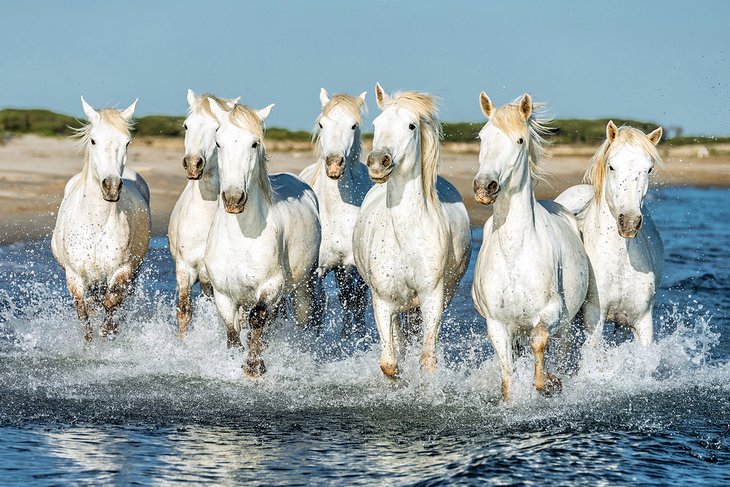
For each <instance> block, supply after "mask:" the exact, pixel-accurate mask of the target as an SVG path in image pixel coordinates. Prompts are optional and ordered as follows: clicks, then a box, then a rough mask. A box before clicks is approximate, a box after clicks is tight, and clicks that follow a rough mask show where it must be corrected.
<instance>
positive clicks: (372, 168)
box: [367, 151, 394, 184]
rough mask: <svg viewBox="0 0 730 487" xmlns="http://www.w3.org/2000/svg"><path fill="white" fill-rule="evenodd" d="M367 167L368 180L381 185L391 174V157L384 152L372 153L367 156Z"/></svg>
mask: <svg viewBox="0 0 730 487" xmlns="http://www.w3.org/2000/svg"><path fill="white" fill-rule="evenodd" d="M367 165H368V175H369V176H370V179H372V180H373V181H375V182H376V183H378V184H382V183H384V182H386V181H387V180H388V178H389V177H390V174H391V173H392V172H393V168H394V166H393V157H392V156H391V155H390V154H389V153H388V152H385V151H372V152H371V153H370V154H368V159H367Z"/></svg>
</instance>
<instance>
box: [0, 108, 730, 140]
mask: <svg viewBox="0 0 730 487" xmlns="http://www.w3.org/2000/svg"><path fill="white" fill-rule="evenodd" d="M184 120H185V119H184V117H174V116H167V115H148V116H146V117H140V118H138V119H136V122H135V135H137V136H161V137H180V136H182V135H183V134H184V132H185V131H184V129H183V122H184ZM613 120H614V122H615V123H616V125H618V126H621V125H631V126H632V127H636V128H638V129H641V130H643V131H644V132H647V133H648V132H650V131H652V130H654V129H655V128H657V127H658V126H659V124H658V123H655V122H645V121H637V120H622V119H613ZM82 123H84V121H83V120H77V119H76V118H74V117H70V116H68V115H61V114H58V113H54V112H52V111H49V110H25V109H15V108H6V109H4V110H0V135H2V134H38V135H71V134H72V133H73V131H72V130H71V129H70V128H69V127H79V126H80V125H81V124H82ZM607 123H608V119H607V118H602V119H596V120H579V119H561V120H555V121H554V122H553V123H552V127H553V129H552V134H551V135H550V137H549V139H550V142H552V143H554V144H588V145H597V144H599V143H601V142H602V141H603V140H604V138H605V137H606V124H607ZM483 125H484V122H459V123H455V122H447V123H444V140H445V141H446V142H476V141H477V134H478V133H479V130H480V129H481V128H482V127H483ZM665 134H666V132H665ZM364 137H365V138H366V139H372V134H364ZM266 138H267V139H269V140H276V141H302V142H305V141H309V139H310V133H309V132H307V131H305V130H288V129H284V128H278V127H271V128H268V129H267V130H266ZM666 142H667V143H668V144H670V145H686V144H698V143H699V144H712V143H719V142H722V143H730V137H702V136H700V137H688V136H683V137H674V138H672V139H668V140H667V141H666Z"/></svg>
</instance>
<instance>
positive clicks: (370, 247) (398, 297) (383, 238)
mask: <svg viewBox="0 0 730 487" xmlns="http://www.w3.org/2000/svg"><path fill="white" fill-rule="evenodd" d="M375 94H376V99H377V102H378V106H379V107H380V109H381V110H382V113H381V114H380V115H379V116H378V117H377V118H376V119H375V121H374V122H373V123H374V125H375V138H374V139H373V150H372V152H371V153H370V155H368V158H367V165H368V171H369V174H370V177H371V178H372V180H373V181H375V182H376V183H378V185H377V186H375V187H373V188H372V189H371V190H370V191H369V192H368V194H367V196H366V197H365V201H364V202H363V204H362V208H361V209H360V216H359V217H358V220H357V224H356V225H355V233H354V236H353V250H354V252H355V264H356V265H357V269H358V271H360V275H361V276H362V277H363V279H365V282H366V283H367V284H368V285H369V286H370V289H371V292H372V299H373V311H374V313H375V321H376V324H377V326H378V332H379V333H380V346H381V354H380V369H381V370H382V371H383V373H384V374H385V375H386V376H387V377H390V378H395V377H396V376H397V375H398V373H399V371H398V358H397V354H398V352H399V349H400V347H401V341H402V337H401V333H402V331H401V328H400V318H401V317H400V314H401V313H404V312H405V313H407V314H409V315H410V316H408V321H409V324H411V322H412V321H418V320H419V319H420V320H421V322H422V325H423V352H422V354H421V367H422V368H424V369H426V370H427V371H429V372H431V373H433V372H435V370H436V340H437V338H438V333H439V328H440V326H441V315H442V313H443V310H444V307H445V306H446V305H447V304H448V303H449V302H450V300H451V298H452V297H453V295H454V293H455V292H456V288H457V286H458V284H459V281H460V280H461V277H462V276H463V275H464V272H465V271H466V267H467V265H468V263H469V257H470V254H471V231H470V228H469V217H468V215H467V213H466V207H465V206H464V203H463V201H462V200H461V196H460V195H459V192H458V191H457V190H456V188H454V187H453V186H452V185H451V184H450V183H449V182H448V181H446V180H445V179H443V178H441V177H438V164H439V160H440V140H439V137H440V135H441V131H440V128H441V127H440V124H439V122H438V120H437V119H436V105H435V102H434V99H433V97H431V96H429V95H427V94H423V93H416V92H410V91H406V92H402V93H398V94H395V95H394V96H392V97H391V96H389V95H387V94H386V93H385V91H383V88H382V87H381V86H380V84H377V85H376V87H375Z"/></svg>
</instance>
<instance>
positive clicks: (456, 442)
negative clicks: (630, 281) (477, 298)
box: [0, 188, 730, 485]
mask: <svg viewBox="0 0 730 487" xmlns="http://www.w3.org/2000/svg"><path fill="white" fill-rule="evenodd" d="M648 205H649V207H650V208H651V210H652V214H653V216H654V219H655V220H656V223H657V225H658V227H659V229H660V231H661V232H662V235H663V237H664V242H665V247H666V266H665V279H664V282H663V285H662V288H661V292H660V294H659V296H658V311H657V312H656V314H655V322H656V326H657V328H658V331H657V341H656V343H655V344H654V345H653V346H652V347H651V348H649V349H648V350H644V349H642V348H641V347H639V346H638V345H636V344H634V343H633V341H632V340H631V339H628V340H627V339H626V338H627V337H626V333H624V332H623V331H622V330H612V329H609V330H607V338H608V340H609V341H611V342H613V343H614V344H615V345H614V346H613V347H612V348H611V349H610V350H609V351H608V352H607V353H606V354H605V355H603V356H594V355H593V354H588V355H587V356H585V357H583V360H582V363H581V365H582V367H581V369H580V371H579V372H578V373H577V374H576V375H575V376H573V377H570V376H563V385H564V392H563V394H561V395H559V396H557V397H553V398H549V399H546V398H543V397H541V396H539V395H537V394H536V393H535V392H534V391H533V389H532V387H531V361H530V359H529V357H524V358H522V359H520V360H519V361H518V363H517V376H516V381H515V384H514V397H515V400H514V401H513V403H512V404H510V405H504V404H501V402H500V401H499V367H498V365H497V363H496V361H495V360H494V358H493V356H492V351H491V347H490V346H489V345H488V343H487V339H486V334H485V324H484V321H483V320H482V319H481V318H480V317H479V316H478V314H477V313H476V311H475V310H474V308H473V306H472V303H471V298H470V295H469V287H470V285H471V280H472V272H473V264H474V259H472V267H471V268H470V269H469V272H468V274H467V276H466V277H465V279H464V282H463V283H462V286H461V289H460V291H459V294H458V296H457V297H456V298H455V300H454V302H453V303H452V305H451V307H450V309H449V310H448V313H447V316H446V317H445V320H444V325H443V327H442V334H441V340H440V345H439V364H440V369H439V372H438V373H437V374H436V375H435V376H434V377H433V378H431V377H423V376H421V374H420V373H419V372H418V354H417V350H414V352H413V353H411V354H409V355H408V356H407V357H406V361H405V364H404V367H403V371H404V378H403V380H402V381H400V383H398V384H396V385H393V384H391V383H389V382H388V381H387V380H385V379H384V378H383V377H382V376H381V374H380V371H379V369H378V366H377V359H378V351H377V333H376V331H375V328H374V326H373V323H372V318H370V322H369V325H368V326H369V327H368V336H367V337H366V339H365V340H362V341H361V342H359V343H354V344H345V345H342V344H340V343H339V340H338V338H337V337H338V336H339V326H338V319H337V316H338V312H337V309H336V304H335V303H334V302H335V301H336V298H335V296H334V294H332V293H333V288H332V283H331V282H328V286H329V287H328V292H329V294H330V300H331V301H330V304H331V308H333V309H332V310H331V311H330V312H329V314H328V321H327V326H326V330H325V333H324V334H323V336H322V337H319V338H317V337H315V336H314V335H313V334H312V333H311V332H308V331H303V330H299V329H297V328H295V327H294V326H293V325H292V324H290V323H287V322H282V323H278V324H277V325H276V327H275V329H272V330H270V331H269V334H268V348H267V350H266V352H265V359H266V360H267V366H268V375H267V377H266V378H265V379H264V380H261V381H257V382H250V381H247V380H244V379H243V377H242V374H241V369H240V365H241V363H242V356H241V354H240V352H231V351H229V350H227V349H226V346H225V334H224V332H223V327H222V325H221V324H220V323H219V322H218V319H217V317H216V313H215V307H214V306H213V305H212V304H211V303H210V302H208V301H206V300H205V299H199V300H198V301H197V302H196V308H195V310H196V315H195V317H194V319H193V324H192V330H191V332H190V335H189V337H188V339H187V341H186V342H185V343H184V344H183V343H180V342H179V341H178V340H177V338H176V328H175V319H174V312H173V300H174V278H173V273H172V269H173V263H172V261H171V259H170V257H169V254H168V252H167V249H166V241H165V240H164V239H155V240H154V241H153V246H152V249H151V250H150V253H149V256H148V259H147V262H146V264H145V267H144V272H143V273H142V275H141V279H140V286H139V287H138V289H137V291H136V293H135V295H134V296H133V298H132V299H131V300H130V302H129V303H128V304H127V306H126V316H125V318H124V321H123V322H122V325H121V334H120V336H119V337H118V338H117V339H116V340H114V341H112V342H108V341H103V340H99V339H97V340H95V341H94V343H93V344H92V345H91V346H89V347H85V346H84V345H83V339H82V330H81V327H80V325H79V324H78V322H77V320H76V317H75V312H74V310H73V306H72V303H71V300H70V298H69V297H68V296H67V291H66V289H65V286H64V284H63V276H62V273H61V271H60V268H59V267H58V266H57V265H56V264H55V262H54V261H53V258H52V256H51V253H50V249H49V243H48V241H42V242H30V243H18V244H14V245H10V246H6V247H0V479H2V483H26V482H29V481H41V482H44V483H79V482H91V481H93V482H103V483H131V482H142V483H148V482H151V481H153V480H154V481H157V482H161V481H164V482H178V481H193V482H203V481H210V482H215V483H233V482H241V483H243V482H245V483H247V484H248V483H251V484H259V483H261V484H276V483H288V484H303V483H334V482H337V483H345V482H346V483H353V484H354V483H368V484H372V483H398V484H401V483H427V484H431V483H439V482H440V481H446V482H462V483H469V482H471V483H474V482H478V481H488V482H493V483H514V482H528V483H529V482H535V483H536V482H540V481H543V482H544V481H548V482H551V483H558V482H559V483H568V482H571V483H575V482H580V483H596V482H617V483H621V484H626V483H656V482H661V483H663V484H677V485H684V484H686V483H688V482H690V481H694V482H697V481H704V482H706V483H710V484H715V485H717V484H720V483H726V482H727V479H728V478H730V315H729V310H730V245H728V244H730V226H729V225H728V223H727V222H728V220H730V218H729V217H730V210H729V208H730V192H728V191H727V190H705V189H694V188H681V189H679V188H665V189H662V190H659V191H654V192H652V193H651V194H650V201H649V203H648ZM473 233H474V243H475V249H474V256H476V252H477V251H478V244H479V242H481V231H480V230H478V229H475V230H474V232H473ZM609 328H610V327H609Z"/></svg>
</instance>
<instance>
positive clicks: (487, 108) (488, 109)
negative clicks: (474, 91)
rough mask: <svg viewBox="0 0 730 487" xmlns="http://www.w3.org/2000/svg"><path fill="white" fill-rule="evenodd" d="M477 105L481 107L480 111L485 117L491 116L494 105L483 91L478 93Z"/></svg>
mask: <svg viewBox="0 0 730 487" xmlns="http://www.w3.org/2000/svg"><path fill="white" fill-rule="evenodd" d="M479 106H480V107H481V109H482V113H483V114H484V116H485V117H487V118H492V114H493V113H494V105H493V104H492V100H490V99H489V97H488V96H487V94H486V93H484V92H483V91H482V92H481V93H479Z"/></svg>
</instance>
